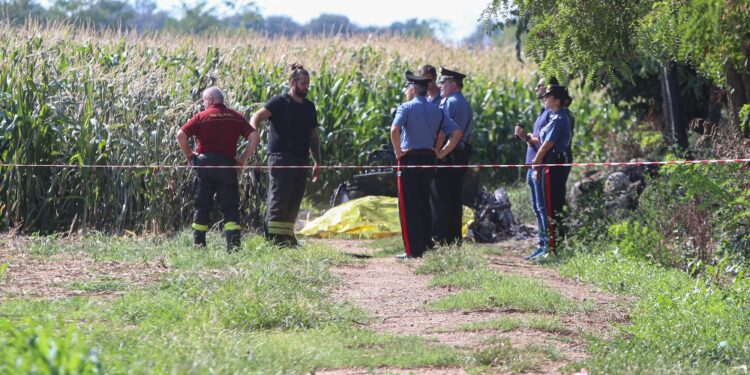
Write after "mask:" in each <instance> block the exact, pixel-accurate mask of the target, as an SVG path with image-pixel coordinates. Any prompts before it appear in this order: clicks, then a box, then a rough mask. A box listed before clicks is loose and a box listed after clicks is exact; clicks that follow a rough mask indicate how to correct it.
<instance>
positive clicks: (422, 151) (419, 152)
mask: <svg viewBox="0 0 750 375" xmlns="http://www.w3.org/2000/svg"><path fill="white" fill-rule="evenodd" d="M408 154H413V155H430V156H435V151H433V150H432V149H430V148H419V149H416V150H409V151H408Z"/></svg>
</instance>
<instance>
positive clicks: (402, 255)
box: [395, 253, 411, 259]
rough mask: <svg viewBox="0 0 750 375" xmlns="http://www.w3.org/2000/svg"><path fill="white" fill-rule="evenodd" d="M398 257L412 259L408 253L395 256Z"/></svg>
mask: <svg viewBox="0 0 750 375" xmlns="http://www.w3.org/2000/svg"><path fill="white" fill-rule="evenodd" d="M395 258H396V259H411V257H410V256H408V255H406V253H401V254H398V255H396V256H395Z"/></svg>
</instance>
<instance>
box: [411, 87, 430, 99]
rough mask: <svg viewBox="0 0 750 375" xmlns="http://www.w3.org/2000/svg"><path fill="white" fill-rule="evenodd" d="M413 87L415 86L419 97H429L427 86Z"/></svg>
mask: <svg viewBox="0 0 750 375" xmlns="http://www.w3.org/2000/svg"><path fill="white" fill-rule="evenodd" d="M412 86H414V89H415V90H416V92H417V96H425V95H427V86H423V85H412Z"/></svg>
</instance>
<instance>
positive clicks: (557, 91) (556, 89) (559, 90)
mask: <svg viewBox="0 0 750 375" xmlns="http://www.w3.org/2000/svg"><path fill="white" fill-rule="evenodd" d="M548 96H554V97H555V98H557V99H561V100H562V99H564V98H566V97H567V96H568V93H567V90H566V89H565V87H564V86H560V85H549V86H547V89H546V90H545V91H544V95H542V97H543V98H545V97H548Z"/></svg>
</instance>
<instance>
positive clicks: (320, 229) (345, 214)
mask: <svg viewBox="0 0 750 375" xmlns="http://www.w3.org/2000/svg"><path fill="white" fill-rule="evenodd" d="M473 219H474V213H473V212H472V210H471V209H470V208H468V207H464V214H463V223H464V226H463V235H464V236H465V235H466V233H467V232H468V224H469V222H471V221H472V220H473ZM299 233H300V234H302V235H304V236H310V237H318V238H382V237H390V236H400V235H401V221H400V220H399V216H398V200H397V198H393V197H378V196H368V197H363V198H359V199H354V200H351V201H349V202H346V203H343V204H341V205H338V206H336V207H334V208H332V209H330V210H328V211H327V212H326V213H325V214H324V215H323V216H321V217H319V218H317V219H315V220H313V221H311V222H309V223H307V225H305V227H304V228H302V230H301V231H300V232H299Z"/></svg>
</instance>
